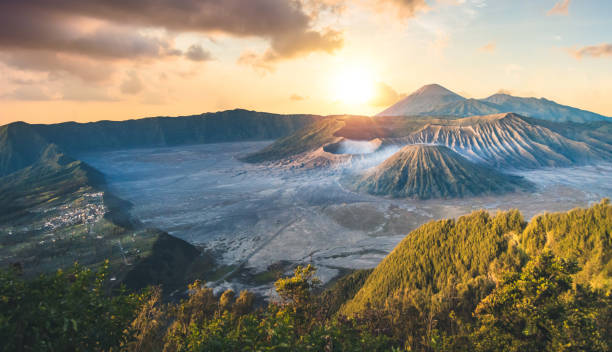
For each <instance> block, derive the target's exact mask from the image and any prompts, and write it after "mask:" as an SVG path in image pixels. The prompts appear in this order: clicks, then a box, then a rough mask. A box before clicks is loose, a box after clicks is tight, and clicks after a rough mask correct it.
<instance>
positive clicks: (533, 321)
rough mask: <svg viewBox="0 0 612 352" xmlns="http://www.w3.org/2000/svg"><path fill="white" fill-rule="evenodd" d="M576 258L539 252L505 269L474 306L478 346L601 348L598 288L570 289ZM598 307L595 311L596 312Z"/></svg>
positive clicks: (489, 348) (602, 335)
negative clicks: (520, 265) (520, 264)
mask: <svg viewBox="0 0 612 352" xmlns="http://www.w3.org/2000/svg"><path fill="white" fill-rule="evenodd" d="M576 272H578V266H577V265H576V263H575V262H572V261H566V260H564V259H561V258H557V257H555V256H554V255H553V254H552V253H550V252H548V251H547V252H543V253H542V254H540V255H538V256H537V257H535V258H533V259H532V260H531V261H530V262H529V263H527V265H526V266H525V268H524V269H523V271H522V272H521V273H516V272H515V273H511V274H508V275H507V276H506V277H505V278H504V279H503V281H502V282H501V283H500V284H499V285H498V287H497V288H496V289H495V290H494V291H493V292H492V293H491V294H490V295H489V296H487V297H486V298H485V299H483V300H482V302H480V304H479V305H478V307H477V308H476V311H475V316H476V317H477V319H478V322H479V329H478V330H477V331H475V332H474V334H473V336H472V342H473V344H474V346H475V347H476V350H478V351H499V350H504V351H577V350H589V351H605V350H607V347H608V346H607V343H606V341H605V331H601V329H600V324H599V319H600V316H599V313H601V311H602V310H601V309H599V308H601V304H600V302H601V300H602V299H605V297H603V296H601V295H603V294H601V293H597V292H598V291H591V290H590V289H585V288H584V287H578V288H576V289H573V288H572V277H571V275H572V274H575V273H576ZM598 312H599V313H598Z"/></svg>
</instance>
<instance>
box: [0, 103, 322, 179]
mask: <svg viewBox="0 0 612 352" xmlns="http://www.w3.org/2000/svg"><path fill="white" fill-rule="evenodd" d="M315 119H316V116H313V115H278V114H268V113H262V112H255V111H248V110H230V111H222V112H217V113H207V114H202V115H193V116H183V117H152V118H143V119H138V120H128V121H99V122H91V123H75V122H67V123H60V124H52V125H31V124H26V123H23V122H16V123H12V124H9V125H5V126H1V127H0V176H4V175H8V174H10V173H11V172H14V171H17V170H19V169H21V168H23V167H26V166H29V165H31V164H33V163H34V162H36V161H37V160H38V158H39V157H40V156H41V154H42V152H43V151H44V150H45V148H46V147H47V145H49V144H55V145H57V146H58V147H59V148H60V149H61V150H63V151H64V152H66V153H68V154H69V155H71V156H78V154H79V153H84V152H90V151H99V150H113V149H126V148H147V147H160V146H174V145H183V144H201V143H218V142H232V141H249V140H272V139H277V138H280V137H284V136H287V135H290V134H291V133H293V132H295V131H298V130H300V129H301V128H303V127H305V126H307V125H308V124H310V123H311V122H313V121H314V120H315Z"/></svg>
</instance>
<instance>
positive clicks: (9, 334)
mask: <svg viewBox="0 0 612 352" xmlns="http://www.w3.org/2000/svg"><path fill="white" fill-rule="evenodd" d="M107 272H108V262H106V263H105V265H104V267H103V268H102V269H100V271H98V272H93V271H91V270H89V269H86V268H83V267H81V266H79V265H78V264H75V265H74V267H72V268H71V269H70V270H67V271H62V270H58V271H57V273H55V274H50V275H41V276H39V277H37V278H34V279H30V280H26V279H24V278H23V277H21V276H20V275H19V273H18V272H16V271H14V270H10V271H0V312H1V313H0V344H1V345H0V346H1V348H0V350H2V351H102V350H104V351H106V350H110V349H119V347H120V346H122V345H124V344H125V343H127V342H128V341H130V340H131V339H132V338H133V330H132V329H130V322H131V321H132V320H133V319H134V316H135V313H136V310H137V308H138V306H139V305H140V302H141V299H142V298H141V297H140V296H139V295H134V294H127V293H126V292H125V291H120V292H117V293H115V294H112V295H111V294H110V292H108V291H107V289H105V282H106V280H107Z"/></svg>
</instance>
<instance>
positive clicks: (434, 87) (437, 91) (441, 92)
mask: <svg viewBox="0 0 612 352" xmlns="http://www.w3.org/2000/svg"><path fill="white" fill-rule="evenodd" d="M411 95H412V96H418V95H421V96H422V95H430V96H456V97H461V96H460V95H459V94H457V93H455V92H453V91H451V90H448V89H446V88H444V87H442V86H441V85H439V84H437V83H432V84H427V85H424V86H422V87H421V88H419V89H418V90H416V91H415V92H414V93H412V94H411ZM461 98H462V97H461Z"/></svg>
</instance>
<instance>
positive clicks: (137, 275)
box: [0, 144, 213, 294]
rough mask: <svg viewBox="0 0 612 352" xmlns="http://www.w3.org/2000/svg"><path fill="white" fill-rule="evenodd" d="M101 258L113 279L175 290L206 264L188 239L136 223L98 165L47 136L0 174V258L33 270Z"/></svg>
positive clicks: (30, 273) (28, 272)
mask: <svg viewBox="0 0 612 352" xmlns="http://www.w3.org/2000/svg"><path fill="white" fill-rule="evenodd" d="M34 156H36V155H35V154H34V155H32V157H34ZM107 259H108V260H109V261H110V269H111V272H112V274H113V276H114V277H116V282H114V284H115V285H117V284H119V283H123V284H126V285H127V287H129V288H132V289H140V288H143V287H145V286H147V285H154V284H164V285H165V286H167V287H168V288H169V289H170V290H174V289H175V288H180V287H182V286H184V285H186V284H187V282H188V281H190V280H192V279H193V276H191V275H192V273H193V272H198V275H202V274H206V273H207V272H208V271H210V270H212V269H213V261H212V260H211V259H210V258H209V257H208V256H207V255H205V254H202V253H200V250H198V249H197V248H196V247H194V246H193V245H191V244H189V243H187V242H185V241H183V240H181V239H178V238H175V237H172V236H169V235H168V234H166V233H164V232H162V231H157V230H151V229H145V228H142V226H140V223H139V222H138V221H137V220H136V219H133V218H131V215H130V214H129V203H127V202H125V201H122V200H121V199H118V198H117V197H115V196H114V195H113V194H111V193H109V192H108V191H107V190H106V187H105V181H104V176H103V175H102V174H101V173H100V172H99V171H97V170H96V169H94V168H92V167H91V166H89V165H87V164H86V163H84V162H82V161H80V160H75V159H73V158H71V157H69V156H66V155H65V154H64V153H63V152H62V151H61V150H60V149H59V148H58V147H57V146H56V145H54V144H49V145H47V147H46V148H45V149H44V150H43V151H42V153H40V155H39V156H38V159H37V160H36V161H35V162H34V163H33V164H31V165H30V166H27V167H24V168H22V169H20V170H18V171H15V172H13V173H11V174H9V175H7V176H4V177H0V266H2V267H6V266H8V265H9V264H10V265H15V266H18V267H19V268H20V270H21V271H22V272H23V273H24V274H25V276H26V277H34V276H36V275H38V274H41V273H48V272H54V271H56V270H57V269H66V268H68V267H70V266H72V265H73V264H74V263H75V262H78V263H80V264H82V265H87V266H89V267H92V268H97V267H101V266H102V265H103V264H104V261H105V260H107ZM171 292H172V291H168V292H167V293H168V294H169V293H171Z"/></svg>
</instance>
